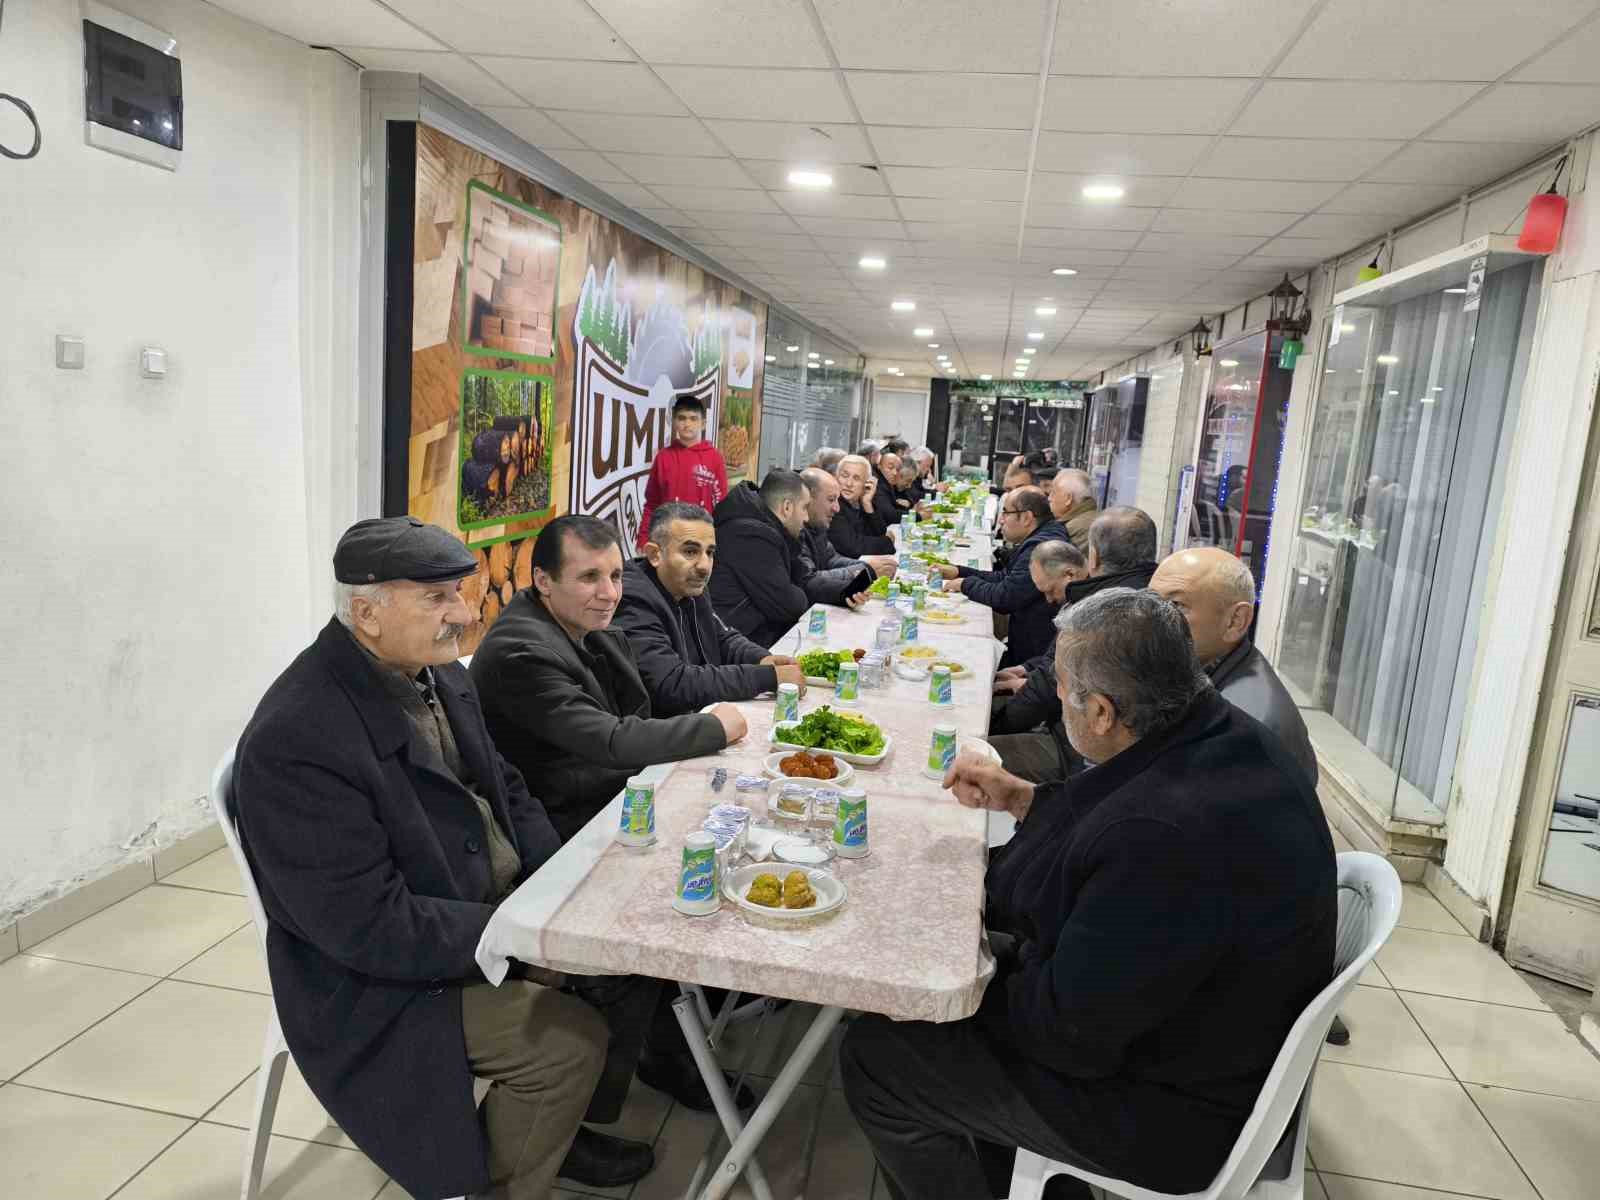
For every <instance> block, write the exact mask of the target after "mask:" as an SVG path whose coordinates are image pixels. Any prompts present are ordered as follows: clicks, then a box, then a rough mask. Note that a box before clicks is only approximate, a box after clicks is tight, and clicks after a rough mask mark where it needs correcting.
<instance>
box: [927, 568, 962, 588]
mask: <svg viewBox="0 0 1600 1200" xmlns="http://www.w3.org/2000/svg"><path fill="white" fill-rule="evenodd" d="M933 569H934V570H936V571H938V572H939V574H940V575H942V576H944V577H945V578H946V579H959V578H960V577H961V568H959V567H955V566H952V565H951V564H949V563H934V564H933ZM950 590H951V589H949V588H945V591H947V592H948V591H950ZM956 590H957V591H959V590H960V589H959V588H957V589H956Z"/></svg>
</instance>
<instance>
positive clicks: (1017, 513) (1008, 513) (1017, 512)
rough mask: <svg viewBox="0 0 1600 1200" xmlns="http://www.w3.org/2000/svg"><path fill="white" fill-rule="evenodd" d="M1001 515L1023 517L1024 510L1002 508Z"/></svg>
mask: <svg viewBox="0 0 1600 1200" xmlns="http://www.w3.org/2000/svg"><path fill="white" fill-rule="evenodd" d="M1000 515H1001V516H1002V517H1020V516H1021V515H1022V509H1020V508H1002V509H1001V510H1000Z"/></svg>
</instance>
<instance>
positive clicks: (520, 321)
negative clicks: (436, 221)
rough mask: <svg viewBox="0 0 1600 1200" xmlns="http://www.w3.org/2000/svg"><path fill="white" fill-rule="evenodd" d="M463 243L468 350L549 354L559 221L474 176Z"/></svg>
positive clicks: (514, 355)
mask: <svg viewBox="0 0 1600 1200" xmlns="http://www.w3.org/2000/svg"><path fill="white" fill-rule="evenodd" d="M464 241H465V246H466V262H465V276H466V283H465V294H464V303H463V305H462V314H463V316H464V318H465V319H464V320H463V321H462V334H463V337H464V338H465V341H466V349H467V351H468V352H469V353H472V354H484V355H489V356H492V357H495V358H532V359H541V360H544V361H550V360H553V359H554V357H555V312H556V275H557V273H558V271H559V268H560V261H561V225H560V223H559V222H557V221H555V220H552V219H551V218H549V217H547V216H545V215H544V214H542V213H540V212H538V211H536V210H535V209H531V208H528V207H527V206H525V205H522V204H519V203H518V202H517V201H515V200H512V199H511V198H510V197H509V196H505V195H502V194H501V193H499V192H496V191H494V190H493V189H492V188H489V187H487V186H486V185H484V184H482V183H479V182H477V181H476V180H474V181H473V182H472V183H469V184H468V185H467V229H466V236H465V239H464Z"/></svg>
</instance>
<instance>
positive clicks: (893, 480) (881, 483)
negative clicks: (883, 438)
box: [872, 448, 911, 526]
mask: <svg viewBox="0 0 1600 1200" xmlns="http://www.w3.org/2000/svg"><path fill="white" fill-rule="evenodd" d="M874 475H875V478H876V482H877V489H876V490H875V491H874V492H873V493H872V510H873V511H874V512H875V513H877V514H878V519H879V520H881V521H882V522H883V523H884V524H885V525H886V526H887V525H898V524H899V523H900V518H901V517H903V516H905V514H906V513H908V512H910V511H911V501H910V499H909V498H908V497H906V496H903V495H901V492H900V456H899V455H898V454H896V453H895V452H894V451H893V450H889V449H887V448H885V450H884V452H883V453H882V454H880V455H879V456H878V466H877V470H876V471H875V472H874Z"/></svg>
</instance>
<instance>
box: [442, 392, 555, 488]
mask: <svg viewBox="0 0 1600 1200" xmlns="http://www.w3.org/2000/svg"><path fill="white" fill-rule="evenodd" d="M543 463H544V430H543V429H542V428H541V427H540V421H539V413H538V411H537V410H535V411H534V412H533V413H532V414H531V415H530V416H526V417H496V418H494V424H493V426H492V427H491V428H489V429H486V430H484V431H483V432H482V433H480V434H478V435H477V436H476V437H474V438H473V439H472V460H471V461H470V462H467V463H463V464H462V467H461V483H462V490H463V491H464V492H465V493H466V494H467V495H470V496H473V497H475V498H476V499H477V500H478V501H479V502H480V503H488V502H492V501H493V500H496V499H499V498H500V497H504V496H509V495H511V493H512V490H513V489H514V488H515V487H516V486H517V480H518V479H520V478H521V477H522V476H524V475H529V474H532V473H533V472H534V471H536V470H538V469H540V468H541V467H542V466H543Z"/></svg>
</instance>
